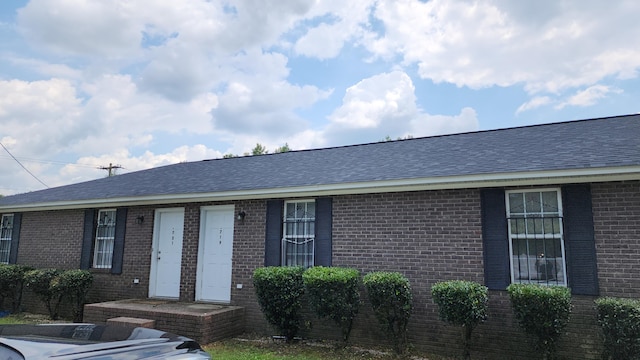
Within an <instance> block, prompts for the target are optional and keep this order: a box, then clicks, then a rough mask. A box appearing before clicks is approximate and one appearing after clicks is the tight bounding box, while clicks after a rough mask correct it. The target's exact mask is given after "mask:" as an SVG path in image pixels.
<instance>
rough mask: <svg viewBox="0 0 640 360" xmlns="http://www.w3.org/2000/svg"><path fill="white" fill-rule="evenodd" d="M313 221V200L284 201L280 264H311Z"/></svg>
mask: <svg viewBox="0 0 640 360" xmlns="http://www.w3.org/2000/svg"><path fill="white" fill-rule="evenodd" d="M315 223H316V204H315V201H313V200H305V201H288V202H285V205H284V224H283V227H282V228H283V237H282V262H283V264H282V265H284V266H303V267H305V268H308V267H311V266H313V261H314V259H313V256H314V252H313V249H314V240H315Z"/></svg>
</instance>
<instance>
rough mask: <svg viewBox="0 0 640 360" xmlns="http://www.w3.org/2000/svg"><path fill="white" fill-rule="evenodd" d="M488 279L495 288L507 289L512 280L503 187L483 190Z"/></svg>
mask: <svg viewBox="0 0 640 360" xmlns="http://www.w3.org/2000/svg"><path fill="white" fill-rule="evenodd" d="M480 201H481V211H482V243H483V251H484V282H485V285H486V286H487V287H488V288H489V289H491V290H504V289H506V288H507V286H509V283H510V282H511V272H510V271H509V238H508V229H507V213H506V205H505V198H504V190H503V189H482V190H481V191H480Z"/></svg>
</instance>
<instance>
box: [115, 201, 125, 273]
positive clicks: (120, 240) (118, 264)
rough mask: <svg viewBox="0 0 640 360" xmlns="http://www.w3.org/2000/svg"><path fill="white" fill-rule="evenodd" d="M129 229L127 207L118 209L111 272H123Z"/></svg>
mask: <svg viewBox="0 0 640 360" xmlns="http://www.w3.org/2000/svg"><path fill="white" fill-rule="evenodd" d="M126 229H127V208H119V209H117V210H116V233H115V237H114V239H113V257H112V258H111V259H112V260H111V273H112V274H122V261H123V257H124V236H125V233H126Z"/></svg>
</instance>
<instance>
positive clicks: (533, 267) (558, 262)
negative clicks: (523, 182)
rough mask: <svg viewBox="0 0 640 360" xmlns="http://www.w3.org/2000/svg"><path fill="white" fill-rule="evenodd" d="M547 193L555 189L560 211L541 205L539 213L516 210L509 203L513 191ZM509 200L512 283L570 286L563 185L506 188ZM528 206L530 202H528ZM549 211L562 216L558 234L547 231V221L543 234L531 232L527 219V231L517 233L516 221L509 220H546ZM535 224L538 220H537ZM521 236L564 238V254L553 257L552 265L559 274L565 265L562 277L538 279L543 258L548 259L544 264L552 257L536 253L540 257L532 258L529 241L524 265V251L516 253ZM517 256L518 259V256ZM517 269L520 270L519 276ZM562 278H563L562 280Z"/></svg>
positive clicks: (506, 195) (547, 238) (559, 218)
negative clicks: (560, 186)
mask: <svg viewBox="0 0 640 360" xmlns="http://www.w3.org/2000/svg"><path fill="white" fill-rule="evenodd" d="M543 192H555V193H556V198H557V203H558V209H557V210H558V211H557V213H556V212H545V211H544V209H543V208H542V207H541V210H540V211H539V212H534V211H532V212H527V210H526V208H525V209H524V211H523V212H522V213H512V212H511V208H510V202H509V195H510V194H514V193H517V194H526V193H543ZM525 196H526V195H525ZM505 202H506V216H507V225H508V236H509V268H510V272H511V283H521V284H527V283H529V284H541V285H559V286H567V261H566V256H565V244H564V225H563V212H562V192H561V190H560V188H532V189H513V190H507V191H505ZM524 206H525V207H526V202H525V203H524ZM545 214H554V215H553V216H549V217H551V218H555V217H557V218H558V225H557V227H558V229H557V232H556V233H545V230H544V220H543V222H542V234H540V233H536V232H535V231H534V232H533V233H529V232H528V230H527V227H528V224H529V222H528V221H527V220H525V221H523V223H524V224H525V225H524V226H525V233H524V234H517V233H515V232H514V231H512V221H511V220H509V219H514V218H520V217H523V218H524V219H545V218H547V219H548V218H549V217H545ZM533 221H534V223H535V220H533ZM552 228H555V225H552ZM517 239H532V240H549V239H551V240H554V239H557V240H559V241H560V254H559V255H560V256H559V257H558V256H556V257H554V258H553V259H554V260H552V263H551V264H552V266H553V267H554V269H555V271H556V274H557V273H558V268H561V270H562V272H561V276H555V279H548V278H547V279H538V271H539V270H538V269H537V267H538V265H539V264H542V263H541V261H544V264H547V263H548V262H549V260H548V257H546V255H545V254H544V253H542V254H536V255H537V259H535V260H534V259H531V250H530V248H529V242H528V241H527V250H526V252H527V254H526V255H525V259H524V261H525V263H524V266H523V263H522V261H523V260H522V259H521V254H518V255H516V254H514V249H513V247H514V244H513V243H514V240H517ZM516 257H517V259H516ZM541 259H544V260H541ZM515 261H518V266H516V264H515ZM516 271H518V274H519V276H518V275H517V273H516ZM534 271H535V274H536V275H533V276H532V275H531V274H532V272H534ZM522 273H524V274H526V275H524V276H526V277H527V278H525V279H523V278H522V276H523V275H522ZM559 277H561V279H559Z"/></svg>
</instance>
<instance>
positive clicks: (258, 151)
mask: <svg viewBox="0 0 640 360" xmlns="http://www.w3.org/2000/svg"><path fill="white" fill-rule="evenodd" d="M268 153H269V151H268V150H267V148H266V147H265V146H264V145H262V144H260V143H256V146H255V147H254V148H253V149H251V155H264V154H268Z"/></svg>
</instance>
